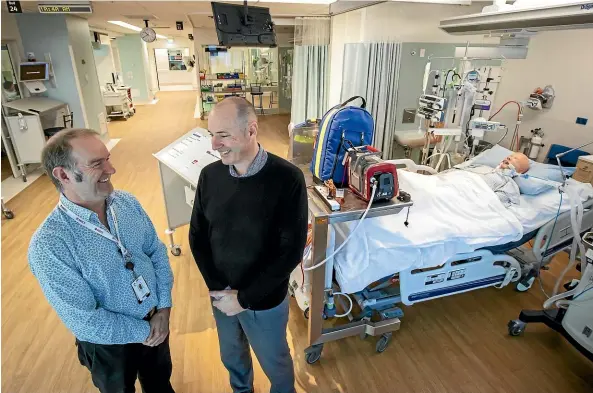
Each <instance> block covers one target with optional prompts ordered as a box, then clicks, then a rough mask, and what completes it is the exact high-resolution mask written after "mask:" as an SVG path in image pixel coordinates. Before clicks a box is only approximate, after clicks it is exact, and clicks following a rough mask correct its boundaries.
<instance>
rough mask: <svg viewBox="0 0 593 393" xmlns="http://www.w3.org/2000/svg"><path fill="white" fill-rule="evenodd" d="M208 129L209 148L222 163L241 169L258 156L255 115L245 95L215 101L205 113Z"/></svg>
mask: <svg viewBox="0 0 593 393" xmlns="http://www.w3.org/2000/svg"><path fill="white" fill-rule="evenodd" d="M208 131H209V132H210V134H211V135H212V148H213V149H214V150H217V151H218V152H219V153H220V156H221V158H222V162H223V163H224V164H225V165H234V166H235V169H238V170H239V171H240V170H241V168H242V167H243V166H245V165H247V166H249V164H250V163H251V162H252V161H253V159H254V158H255V156H256V155H257V152H258V150H259V146H258V144H257V132H258V125H257V116H256V114H255V110H254V109H253V105H252V104H251V103H250V102H249V101H247V100H246V99H245V98H241V97H228V98H225V99H224V100H222V101H221V102H219V103H218V104H216V106H215V107H214V109H212V111H211V112H210V114H209V115H208Z"/></svg>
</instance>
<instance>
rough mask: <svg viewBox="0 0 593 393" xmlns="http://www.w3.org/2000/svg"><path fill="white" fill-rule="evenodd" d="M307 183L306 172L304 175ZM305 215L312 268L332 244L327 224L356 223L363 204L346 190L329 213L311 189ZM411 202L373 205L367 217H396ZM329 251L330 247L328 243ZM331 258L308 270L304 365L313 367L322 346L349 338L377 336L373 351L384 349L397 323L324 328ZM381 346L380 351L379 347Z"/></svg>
mask: <svg viewBox="0 0 593 393" xmlns="http://www.w3.org/2000/svg"><path fill="white" fill-rule="evenodd" d="M305 177H306V178H307V180H308V182H307V183H309V182H310V177H311V174H310V172H305ZM308 197H309V198H308V199H309V213H310V215H311V219H312V229H313V242H312V247H313V248H312V252H313V255H312V258H311V263H312V265H316V264H318V263H320V262H321V261H323V260H324V259H325V258H326V253H327V249H328V239H329V241H330V243H333V241H335V239H334V237H333V236H332V235H331V233H330V232H331V230H330V228H329V225H331V224H337V223H343V222H348V221H356V220H359V219H360V218H361V217H362V215H363V213H364V211H365V209H366V207H367V203H366V202H365V201H363V200H361V199H359V198H358V197H356V196H355V195H354V194H353V193H352V192H350V190H345V192H344V204H343V205H342V207H341V210H339V211H333V212H332V211H330V209H329V208H328V207H327V205H326V204H325V202H324V201H323V199H322V198H321V197H320V196H319V195H318V194H317V193H316V191H315V190H314V189H309V190H308ZM412 204H413V203H412V201H408V202H402V201H399V200H397V199H396V198H394V199H392V200H391V201H388V202H380V203H375V204H374V205H373V206H372V207H371V209H370V210H369V212H368V214H367V216H366V217H367V218H372V217H379V216H385V215H389V214H397V213H399V212H400V211H401V210H402V209H404V208H406V207H410V206H412ZM330 246H331V247H329V248H330V249H332V248H333V244H330ZM333 269H334V265H333V258H332V259H329V260H328V261H327V262H326V263H325V265H324V266H322V267H319V268H317V269H314V270H313V271H311V302H310V306H309V313H308V314H309V334H308V337H309V347H308V348H306V349H305V358H306V360H307V363H309V364H313V363H315V362H316V361H317V360H319V358H320V357H321V352H322V350H323V344H324V343H326V342H329V341H335V340H339V339H341V338H345V337H350V336H367V335H368V336H381V338H380V340H379V342H378V343H377V351H378V352H382V350H380V349H383V350H384V348H385V347H386V346H387V343H388V342H389V339H390V338H391V334H392V332H393V331H396V330H398V329H399V326H400V320H399V318H397V317H394V318H390V319H384V320H381V321H378V322H371V321H370V320H369V319H368V318H363V319H361V320H355V321H351V322H350V323H346V324H344V325H339V326H334V327H329V328H325V327H324V326H323V323H324V322H323V321H324V307H325V304H326V302H327V300H328V299H330V298H331V297H333V289H332V286H333V285H334V284H333V282H332V281H333ZM379 347H381V348H379Z"/></svg>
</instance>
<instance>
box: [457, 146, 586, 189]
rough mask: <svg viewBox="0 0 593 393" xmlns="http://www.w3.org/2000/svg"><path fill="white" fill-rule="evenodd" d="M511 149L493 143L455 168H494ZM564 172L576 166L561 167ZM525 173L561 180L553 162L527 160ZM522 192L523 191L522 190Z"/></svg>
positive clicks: (569, 173)
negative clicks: (471, 166) (527, 164)
mask: <svg viewBox="0 0 593 393" xmlns="http://www.w3.org/2000/svg"><path fill="white" fill-rule="evenodd" d="M513 153H514V152H513V151H512V150H509V149H506V148H504V147H502V146H500V145H494V146H492V148H490V149H488V150H485V151H483V152H482V153H480V154H478V155H477V156H475V157H474V158H472V159H471V160H468V161H465V162H463V163H461V164H459V165H456V166H455V167H456V168H459V169H463V168H467V167H468V166H470V165H486V166H489V167H491V168H496V167H497V166H498V164H500V162H501V161H502V160H504V159H505V158H506V157H508V156H509V155H511V154H513ZM563 169H564V173H566V175H567V176H571V175H572V174H573V173H574V171H575V169H576V168H567V167H563ZM527 174H529V175H531V176H533V177H537V178H540V179H545V180H552V181H555V182H562V181H563V178H562V172H561V171H560V167H558V166H557V165H554V164H543V163H541V162H535V161H533V160H529V170H528V171H527ZM522 193H523V192H522ZM528 195H535V194H528Z"/></svg>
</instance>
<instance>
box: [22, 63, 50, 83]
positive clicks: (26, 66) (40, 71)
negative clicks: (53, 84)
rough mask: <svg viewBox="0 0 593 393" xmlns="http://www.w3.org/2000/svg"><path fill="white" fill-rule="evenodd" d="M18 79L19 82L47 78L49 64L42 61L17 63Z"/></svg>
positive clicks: (44, 79)
mask: <svg viewBox="0 0 593 393" xmlns="http://www.w3.org/2000/svg"><path fill="white" fill-rule="evenodd" d="M19 80H20V81H21V82H31V81H46V80H49V64H48V63H42V62H28V63H21V64H20V65H19Z"/></svg>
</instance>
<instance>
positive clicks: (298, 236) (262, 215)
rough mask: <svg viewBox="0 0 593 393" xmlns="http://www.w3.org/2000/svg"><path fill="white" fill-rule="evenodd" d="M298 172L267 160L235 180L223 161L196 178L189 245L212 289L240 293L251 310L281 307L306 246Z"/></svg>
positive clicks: (301, 182) (241, 300)
mask: <svg viewBox="0 0 593 393" xmlns="http://www.w3.org/2000/svg"><path fill="white" fill-rule="evenodd" d="M307 214H308V209H307V190H306V186H305V178H304V176H303V173H302V172H301V171H300V170H299V169H298V168H297V167H295V166H294V165H292V164H291V163H289V162H288V161H286V160H284V159H282V158H280V157H278V156H275V155H273V154H270V153H268V160H267V161H266V164H265V165H264V167H263V168H262V169H261V170H260V171H259V172H257V173H256V174H254V175H253V176H249V177H240V178H237V177H233V176H231V174H230V173H229V168H228V166H226V165H224V164H223V163H222V162H221V161H217V162H215V163H212V164H210V165H207V166H206V167H205V168H204V169H203V170H202V172H201V173H200V179H199V181H198V188H197V190H196V196H195V198H194V207H193V212H192V217H191V222H190V230H189V244H190V248H191V250H192V254H193V256H194V259H195V261H196V264H197V265H198V268H199V269H200V272H201V273H202V276H203V278H204V281H205V282H206V285H207V286H208V289H209V290H224V289H225V288H227V287H230V288H231V289H236V290H238V299H239V303H240V304H241V306H242V307H243V308H246V309H251V310H268V309H270V308H273V307H276V306H277V305H279V304H280V303H281V302H282V301H283V300H284V298H285V297H286V293H287V290H288V278H289V276H290V273H291V272H292V271H293V270H294V268H295V267H296V266H297V265H298V264H299V262H300V261H301V260H302V257H303V251H304V247H305V242H306V239H307Z"/></svg>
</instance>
